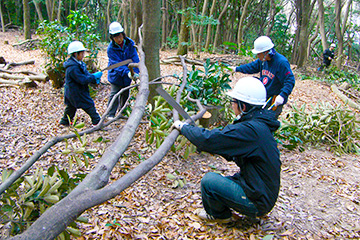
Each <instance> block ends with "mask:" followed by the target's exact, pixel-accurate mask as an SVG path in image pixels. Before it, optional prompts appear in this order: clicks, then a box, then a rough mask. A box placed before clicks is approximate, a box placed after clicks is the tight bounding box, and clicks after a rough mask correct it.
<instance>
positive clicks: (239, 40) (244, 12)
mask: <svg viewBox="0 0 360 240" xmlns="http://www.w3.org/2000/svg"><path fill="white" fill-rule="evenodd" d="M250 2H251V0H246V1H245V4H244V7H243V10H242V11H241V18H240V21H239V28H238V35H237V44H238V48H240V47H241V45H242V44H243V29H244V28H243V23H244V20H245V17H246V15H247V8H248V5H249V3H250Z"/></svg>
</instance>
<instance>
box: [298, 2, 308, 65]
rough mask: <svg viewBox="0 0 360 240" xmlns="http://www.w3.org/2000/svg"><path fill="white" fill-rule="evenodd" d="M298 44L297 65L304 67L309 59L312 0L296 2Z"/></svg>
mask: <svg viewBox="0 0 360 240" xmlns="http://www.w3.org/2000/svg"><path fill="white" fill-rule="evenodd" d="M295 2H296V9H297V28H298V29H297V33H298V36H299V38H298V44H297V45H295V47H296V48H294V52H296V54H295V59H296V64H297V65H298V67H303V66H304V63H305V61H306V57H307V48H308V39H309V32H310V31H309V16H311V12H312V7H311V0H296V1H295Z"/></svg>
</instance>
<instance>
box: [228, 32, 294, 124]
mask: <svg viewBox="0 0 360 240" xmlns="http://www.w3.org/2000/svg"><path fill="white" fill-rule="evenodd" d="M252 52H253V53H254V54H257V57H258V59H256V60H255V61H253V62H251V63H248V64H244V65H240V66H238V67H230V68H231V69H232V70H233V71H236V72H241V73H246V74H255V73H260V81H261V82H262V83H263V84H264V86H265V88H266V93H267V94H266V99H269V100H271V101H269V103H268V105H267V107H270V106H273V107H272V110H274V111H275V112H276V118H278V117H279V115H280V113H281V112H282V108H283V105H284V104H286V102H287V100H288V97H289V95H290V94H291V92H292V90H293V88H294V85H295V77H294V74H293V72H292V70H291V68H290V63H289V61H288V60H287V59H286V58H285V57H284V56H283V55H281V54H280V53H278V52H276V51H275V49H274V43H273V42H272V41H271V39H270V38H269V37H267V36H261V37H259V38H257V39H256V40H255V41H254V49H253V50H252ZM270 98H271V99H270Z"/></svg>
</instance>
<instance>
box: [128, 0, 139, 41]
mask: <svg viewBox="0 0 360 240" xmlns="http://www.w3.org/2000/svg"><path fill="white" fill-rule="evenodd" d="M136 2H138V0H131V1H130V33H129V34H130V38H131V39H135V33H136V32H137V28H136V15H135V12H136V9H135V4H136Z"/></svg>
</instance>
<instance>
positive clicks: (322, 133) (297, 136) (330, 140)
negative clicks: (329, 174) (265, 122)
mask: <svg viewBox="0 0 360 240" xmlns="http://www.w3.org/2000/svg"><path fill="white" fill-rule="evenodd" d="M312 109H313V110H312V111H311V112H310V111H307V110H306V108H305V104H304V105H302V106H301V107H295V106H292V110H291V111H289V112H287V113H286V118H285V119H284V120H283V121H282V126H281V128H280V130H279V131H277V132H276V133H275V135H276V137H277V139H278V140H279V141H280V143H281V144H282V145H283V146H284V147H286V148H288V149H293V148H296V147H300V149H303V148H302V146H301V145H302V144H307V145H309V146H329V148H330V149H331V150H332V151H334V152H336V153H338V154H343V153H360V126H359V123H360V122H359V120H357V116H356V113H355V112H354V111H352V110H350V109H347V108H344V106H340V105H338V106H336V107H333V106H331V105H330V104H329V103H321V104H319V105H316V106H315V107H312Z"/></svg>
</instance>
